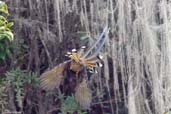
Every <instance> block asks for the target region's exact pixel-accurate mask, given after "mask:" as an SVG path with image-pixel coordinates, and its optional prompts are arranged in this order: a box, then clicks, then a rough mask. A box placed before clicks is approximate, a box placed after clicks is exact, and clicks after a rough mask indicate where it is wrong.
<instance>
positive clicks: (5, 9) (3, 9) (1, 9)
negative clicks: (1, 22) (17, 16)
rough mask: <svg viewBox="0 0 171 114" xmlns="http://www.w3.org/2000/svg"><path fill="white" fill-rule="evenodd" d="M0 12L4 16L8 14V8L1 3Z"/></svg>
mask: <svg viewBox="0 0 171 114" xmlns="http://www.w3.org/2000/svg"><path fill="white" fill-rule="evenodd" d="M0 12H2V13H5V14H8V7H7V5H6V4H5V3H4V2H2V1H0Z"/></svg>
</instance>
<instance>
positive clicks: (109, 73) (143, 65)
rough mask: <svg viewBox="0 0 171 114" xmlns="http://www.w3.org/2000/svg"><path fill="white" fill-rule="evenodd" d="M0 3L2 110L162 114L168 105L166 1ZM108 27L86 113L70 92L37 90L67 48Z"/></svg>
mask: <svg viewBox="0 0 171 114" xmlns="http://www.w3.org/2000/svg"><path fill="white" fill-rule="evenodd" d="M3 1H4V2H6V4H7V5H8V9H9V12H10V14H8V13H7V12H1V15H3V16H4V17H5V18H6V19H5V21H6V20H10V21H9V22H5V25H4V24H1V23H2V22H0V26H1V27H2V26H5V27H6V28H5V29H1V28H0V35H1V34H2V36H3V34H4V33H2V32H6V31H7V32H6V33H5V36H3V37H0V113H4V114H5V112H9V111H10V112H23V113H24V114H53V113H54V114H58V113H62V114H66V113H67V112H70V113H78V114H84V113H89V114H128V113H129V114H162V113H164V112H165V111H168V110H169V109H170V108H171V89H170V88H171V78H170V75H171V51H170V49H171V40H170V37H171V32H170V31H171V25H170V22H171V2H170V1H168V0H3ZM0 7H1V6H0ZM4 11H5V10H4ZM0 21H4V19H2V17H0ZM10 22H14V25H13V24H12V23H10ZM9 23H10V24H9ZM7 24H8V25H7ZM106 25H107V26H109V27H110V33H109V36H108V40H107V41H106V43H105V46H104V48H103V49H102V54H103V56H104V59H103V64H104V67H102V68H99V69H98V73H97V74H94V75H92V76H91V77H92V78H91V81H90V85H91V91H92V98H93V100H92V102H91V108H90V110H84V109H83V108H82V107H80V106H79V103H77V102H76V101H75V98H74V96H72V95H71V96H64V95H63V94H62V93H60V91H59V90H54V91H48V92H47V91H44V90H43V89H41V88H40V86H39V79H38V78H39V77H40V75H41V74H42V73H43V72H44V71H45V70H46V69H51V68H53V67H54V66H56V65H57V64H59V63H61V62H63V61H64V60H66V59H67V58H66V57H65V54H66V52H67V51H70V50H71V49H73V48H79V47H80V46H82V45H86V46H87V47H88V46H91V45H92V44H93V43H94V41H95V39H96V38H97V37H98V35H99V34H100V32H101V31H102V29H103V28H104V27H105V26H106ZM11 27H12V33H13V34H14V39H13V35H11V32H10V31H11V30H10V29H11ZM2 28H3V27H2ZM1 30H2V31H1ZM9 32H10V33H9ZM4 37H5V38H4ZM2 39H3V40H4V39H5V40H6V41H2ZM69 86H70V85H69ZM71 104H72V105H71Z"/></svg>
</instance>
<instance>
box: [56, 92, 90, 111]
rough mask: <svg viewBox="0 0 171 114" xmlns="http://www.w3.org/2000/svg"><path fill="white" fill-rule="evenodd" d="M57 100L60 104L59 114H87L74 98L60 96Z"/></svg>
mask: <svg viewBox="0 0 171 114" xmlns="http://www.w3.org/2000/svg"><path fill="white" fill-rule="evenodd" d="M59 99H60V100H61V102H62V106H61V109H60V111H61V114H68V113H69V114H74V113H75V112H77V114H87V113H86V112H85V111H82V109H81V107H80V105H79V104H78V103H77V102H76V100H75V97H74V96H73V95H72V96H67V97H64V96H60V97H59Z"/></svg>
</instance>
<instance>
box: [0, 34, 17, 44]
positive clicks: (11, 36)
mask: <svg viewBox="0 0 171 114" xmlns="http://www.w3.org/2000/svg"><path fill="white" fill-rule="evenodd" d="M2 39H8V40H9V41H10V42H11V41H13V39H14V35H13V33H12V32H11V31H4V32H1V33H0V40H2Z"/></svg>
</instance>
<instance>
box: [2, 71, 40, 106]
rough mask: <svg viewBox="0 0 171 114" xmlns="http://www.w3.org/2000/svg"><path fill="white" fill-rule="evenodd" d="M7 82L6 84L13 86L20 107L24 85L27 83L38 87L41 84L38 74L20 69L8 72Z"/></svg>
mask: <svg viewBox="0 0 171 114" xmlns="http://www.w3.org/2000/svg"><path fill="white" fill-rule="evenodd" d="M5 82H6V84H11V85H13V86H14V91H15V93H16V101H17V102H18V105H19V106H22V98H23V96H24V84H26V83H27V84H29V85H31V86H37V85H38V84H39V80H38V76H37V73H33V72H28V73H27V72H26V71H24V70H20V69H19V68H17V69H15V70H11V71H9V72H7V73H6V78H5Z"/></svg>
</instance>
